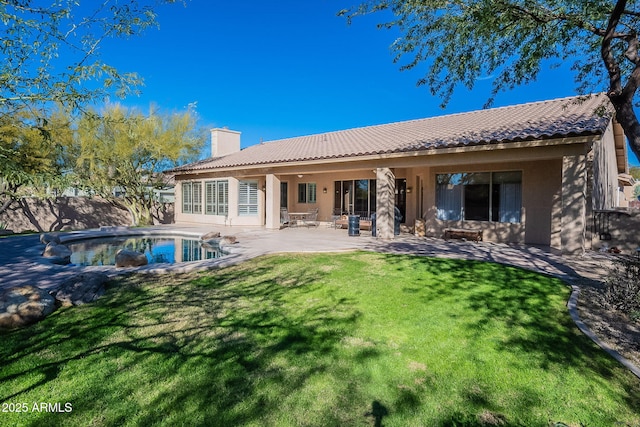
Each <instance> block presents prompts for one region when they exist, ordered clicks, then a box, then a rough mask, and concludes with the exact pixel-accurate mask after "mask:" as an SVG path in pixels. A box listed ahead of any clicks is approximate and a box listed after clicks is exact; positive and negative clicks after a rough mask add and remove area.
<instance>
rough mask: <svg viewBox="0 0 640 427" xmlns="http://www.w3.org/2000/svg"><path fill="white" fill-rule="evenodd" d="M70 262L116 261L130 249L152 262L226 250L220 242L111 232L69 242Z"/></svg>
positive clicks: (209, 256) (193, 258) (202, 256)
mask: <svg viewBox="0 0 640 427" xmlns="http://www.w3.org/2000/svg"><path fill="white" fill-rule="evenodd" d="M66 246H67V247H68V248H69V249H71V252H72V254H71V264H72V265H77V266H98V265H115V263H116V262H115V257H116V252H118V250H120V249H128V250H133V251H136V252H143V253H144V254H145V255H146V256H147V260H148V261H149V264H160V263H167V264H174V263H177V262H190V261H201V260H205V259H214V258H220V257H221V256H224V255H225V252H224V251H222V250H221V249H220V247H218V246H217V245H212V244H210V243H208V242H207V243H204V242H201V241H200V240H199V239H191V238H185V237H178V236H110V237H99V238H92V239H84V240H78V241H73V242H69V243H66Z"/></svg>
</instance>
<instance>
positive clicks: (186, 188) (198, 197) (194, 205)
mask: <svg viewBox="0 0 640 427" xmlns="http://www.w3.org/2000/svg"><path fill="white" fill-rule="evenodd" d="M182 212H183V213H196V214H199V213H202V183H201V182H200V181H195V182H183V183H182Z"/></svg>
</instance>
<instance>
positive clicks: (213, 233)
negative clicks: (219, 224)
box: [200, 231, 220, 242]
mask: <svg viewBox="0 0 640 427" xmlns="http://www.w3.org/2000/svg"><path fill="white" fill-rule="evenodd" d="M219 237H220V232H219V231H210V232H208V233H206V234H203V235H202V236H200V240H202V241H203V242H207V241H209V240H213V239H217V238H219Z"/></svg>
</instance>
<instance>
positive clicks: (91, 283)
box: [52, 272, 109, 306]
mask: <svg viewBox="0 0 640 427" xmlns="http://www.w3.org/2000/svg"><path fill="white" fill-rule="evenodd" d="M108 280H109V277H108V276H107V275H106V274H103V273H98V272H88V273H81V274H78V275H77V276H73V277H71V278H70V279H67V280H65V281H64V282H63V283H62V285H60V287H59V288H58V289H57V290H56V291H54V292H52V295H53V296H54V297H55V299H56V300H58V301H59V302H60V303H61V304H62V305H64V306H70V305H82V304H86V303H89V302H93V301H95V300H97V299H98V298H100V297H101V296H102V295H103V294H104V292H105V288H104V286H105V283H107V281H108Z"/></svg>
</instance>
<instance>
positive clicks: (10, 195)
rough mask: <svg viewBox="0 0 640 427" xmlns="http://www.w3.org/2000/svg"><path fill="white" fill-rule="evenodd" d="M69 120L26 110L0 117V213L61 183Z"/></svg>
mask: <svg viewBox="0 0 640 427" xmlns="http://www.w3.org/2000/svg"><path fill="white" fill-rule="evenodd" d="M71 132H72V131H71V127H70V124H69V119H68V118H67V116H66V114H65V113H64V112H63V111H62V110H57V111H56V112H55V113H53V114H51V115H50V116H49V117H47V118H46V119H45V118H41V117H38V116H36V115H35V114H34V113H33V112H32V111H31V110H29V109H20V110H18V111H17V112H15V113H14V114H12V115H0V203H2V206H1V207H0V212H1V211H3V210H5V209H6V208H8V207H9V205H10V203H11V202H13V201H14V200H15V199H16V198H18V197H20V195H21V193H20V189H25V188H27V187H28V190H29V194H30V195H33V194H38V193H42V192H44V191H45V190H46V189H47V186H50V185H55V184H56V183H58V184H60V182H61V181H62V180H63V179H64V173H63V172H64V169H65V165H66V160H67V153H68V150H69V147H70V144H71V139H72V138H71Z"/></svg>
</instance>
